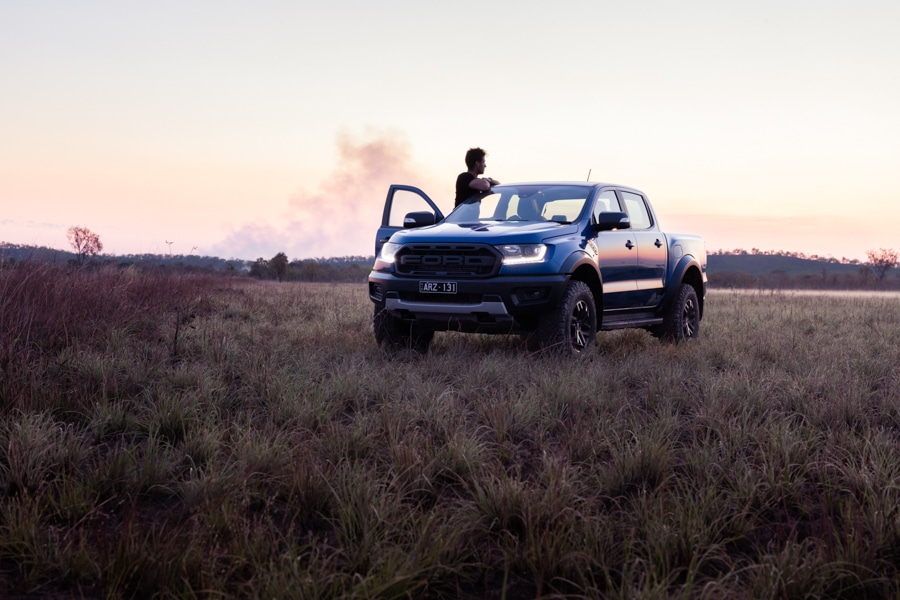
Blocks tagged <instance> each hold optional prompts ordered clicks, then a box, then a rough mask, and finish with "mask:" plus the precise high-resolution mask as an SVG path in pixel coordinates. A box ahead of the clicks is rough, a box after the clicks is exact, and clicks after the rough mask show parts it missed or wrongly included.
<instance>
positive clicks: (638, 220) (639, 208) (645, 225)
mask: <svg viewBox="0 0 900 600" xmlns="http://www.w3.org/2000/svg"><path fill="white" fill-rule="evenodd" d="M622 200H624V201H625V210H626V211H627V212H628V218H630V219H631V228H632V229H650V227H652V226H653V223H652V222H651V221H650V212H649V211H648V210H647V205H646V204H645V203H644V198H643V197H642V196H639V195H638V194H632V193H631V192H622Z"/></svg>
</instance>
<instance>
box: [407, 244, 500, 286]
mask: <svg viewBox="0 0 900 600" xmlns="http://www.w3.org/2000/svg"><path fill="white" fill-rule="evenodd" d="M395 260H396V273H397V275H406V276H409V277H442V278H444V277H446V278H452V279H475V278H480V277H491V276H492V275H495V274H496V273H497V271H498V270H499V268H500V257H499V256H498V255H497V252H496V251H495V250H494V249H493V248H491V247H490V246H487V245H484V244H407V245H405V246H404V247H403V248H401V249H400V251H399V252H397V255H396V259H395Z"/></svg>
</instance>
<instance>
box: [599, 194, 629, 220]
mask: <svg viewBox="0 0 900 600" xmlns="http://www.w3.org/2000/svg"><path fill="white" fill-rule="evenodd" d="M620 210H622V209H621V207H620V206H619V200H618V198H616V193H615V192H614V191H613V190H606V191H605V192H601V193H600V195H599V196H597V199H596V200H595V201H594V212H593V213H592V215H593V218H594V221H595V222H596V221H597V215H599V214H600V213H602V212H610V211H612V212H619V211H620Z"/></svg>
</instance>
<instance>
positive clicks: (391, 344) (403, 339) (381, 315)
mask: <svg viewBox="0 0 900 600" xmlns="http://www.w3.org/2000/svg"><path fill="white" fill-rule="evenodd" d="M372 326H373V328H374V330H375V341H376V342H377V343H378V346H379V347H381V348H382V349H384V350H386V351H388V352H397V351H399V350H412V351H414V352H417V353H419V354H425V353H426V352H428V346H429V345H430V344H431V340H432V338H434V331H432V330H430V329H423V328H421V327H417V326H415V325H413V324H411V323H406V322H404V321H401V320H400V319H396V318H394V317H392V316H391V315H390V314H389V313H388V312H387V311H386V310H385V309H384V305H383V304H376V305H375V315H374V317H373V318H372Z"/></svg>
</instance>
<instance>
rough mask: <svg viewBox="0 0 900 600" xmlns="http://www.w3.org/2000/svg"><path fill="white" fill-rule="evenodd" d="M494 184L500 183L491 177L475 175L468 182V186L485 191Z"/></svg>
mask: <svg viewBox="0 0 900 600" xmlns="http://www.w3.org/2000/svg"><path fill="white" fill-rule="evenodd" d="M495 185H500V182H499V181H497V180H496V179H493V178H492V177H482V178H478V177H476V178H475V179H473V180H472V181H470V182H469V187H470V188H472V189H473V190H478V191H479V192H486V191H488V190H489V189H491V188H492V187H494V186H495Z"/></svg>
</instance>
